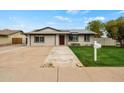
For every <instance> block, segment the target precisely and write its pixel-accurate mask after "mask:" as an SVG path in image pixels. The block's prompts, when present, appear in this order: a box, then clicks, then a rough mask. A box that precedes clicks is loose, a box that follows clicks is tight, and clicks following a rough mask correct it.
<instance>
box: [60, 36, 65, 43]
mask: <svg viewBox="0 0 124 93" xmlns="http://www.w3.org/2000/svg"><path fill="white" fill-rule="evenodd" d="M64 44H65V36H64V35H59V45H64Z"/></svg>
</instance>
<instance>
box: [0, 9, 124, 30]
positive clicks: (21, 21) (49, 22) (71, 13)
mask: <svg viewBox="0 0 124 93" xmlns="http://www.w3.org/2000/svg"><path fill="white" fill-rule="evenodd" d="M120 16H124V11H123V10H0V29H21V30H23V31H25V32H29V31H32V30H34V29H39V28H43V27H46V26H51V27H54V28H58V29H84V28H85V26H86V25H87V23H88V22H89V21H92V20H101V21H103V22H107V21H108V20H110V19H116V18H118V17H120Z"/></svg>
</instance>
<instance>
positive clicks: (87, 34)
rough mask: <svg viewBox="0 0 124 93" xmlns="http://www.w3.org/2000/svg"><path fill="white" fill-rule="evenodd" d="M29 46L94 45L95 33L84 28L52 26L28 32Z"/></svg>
mask: <svg viewBox="0 0 124 93" xmlns="http://www.w3.org/2000/svg"><path fill="white" fill-rule="evenodd" d="M26 35H27V45H28V46H58V45H71V44H80V45H82V46H83V45H92V44H93V41H94V35H95V33H94V32H92V31H87V30H82V29H80V30H79V29H72V30H60V29H55V28H51V27H45V28H42V29H37V30H34V31H32V32H28V33H26Z"/></svg>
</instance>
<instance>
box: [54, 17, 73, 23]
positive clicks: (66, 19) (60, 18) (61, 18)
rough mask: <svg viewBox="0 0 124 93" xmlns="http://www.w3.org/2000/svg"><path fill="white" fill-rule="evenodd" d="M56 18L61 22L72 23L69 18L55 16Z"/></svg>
mask: <svg viewBox="0 0 124 93" xmlns="http://www.w3.org/2000/svg"><path fill="white" fill-rule="evenodd" d="M55 18H56V19H58V20H60V21H66V22H72V21H71V20H70V19H69V18H68V17H64V16H55Z"/></svg>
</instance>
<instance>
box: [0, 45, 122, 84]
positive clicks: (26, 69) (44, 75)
mask: <svg viewBox="0 0 124 93" xmlns="http://www.w3.org/2000/svg"><path fill="white" fill-rule="evenodd" d="M51 62H52V64H53V65H52V66H48V65H46V64H47V63H51ZM0 81H1V82H4V81H5V82H7V81H8V82H13V81H14V82H15V81H18V82H24V81H27V82H34V81H35V82H38V81H40V82H85V81H124V68H123V67H84V66H82V67H81V64H80V62H79V60H78V59H77V58H76V57H75V55H74V54H73V53H72V51H71V50H70V49H69V48H68V47H65V46H60V47H26V46H14V47H12V46H11V47H3V48H1V47H0Z"/></svg>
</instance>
